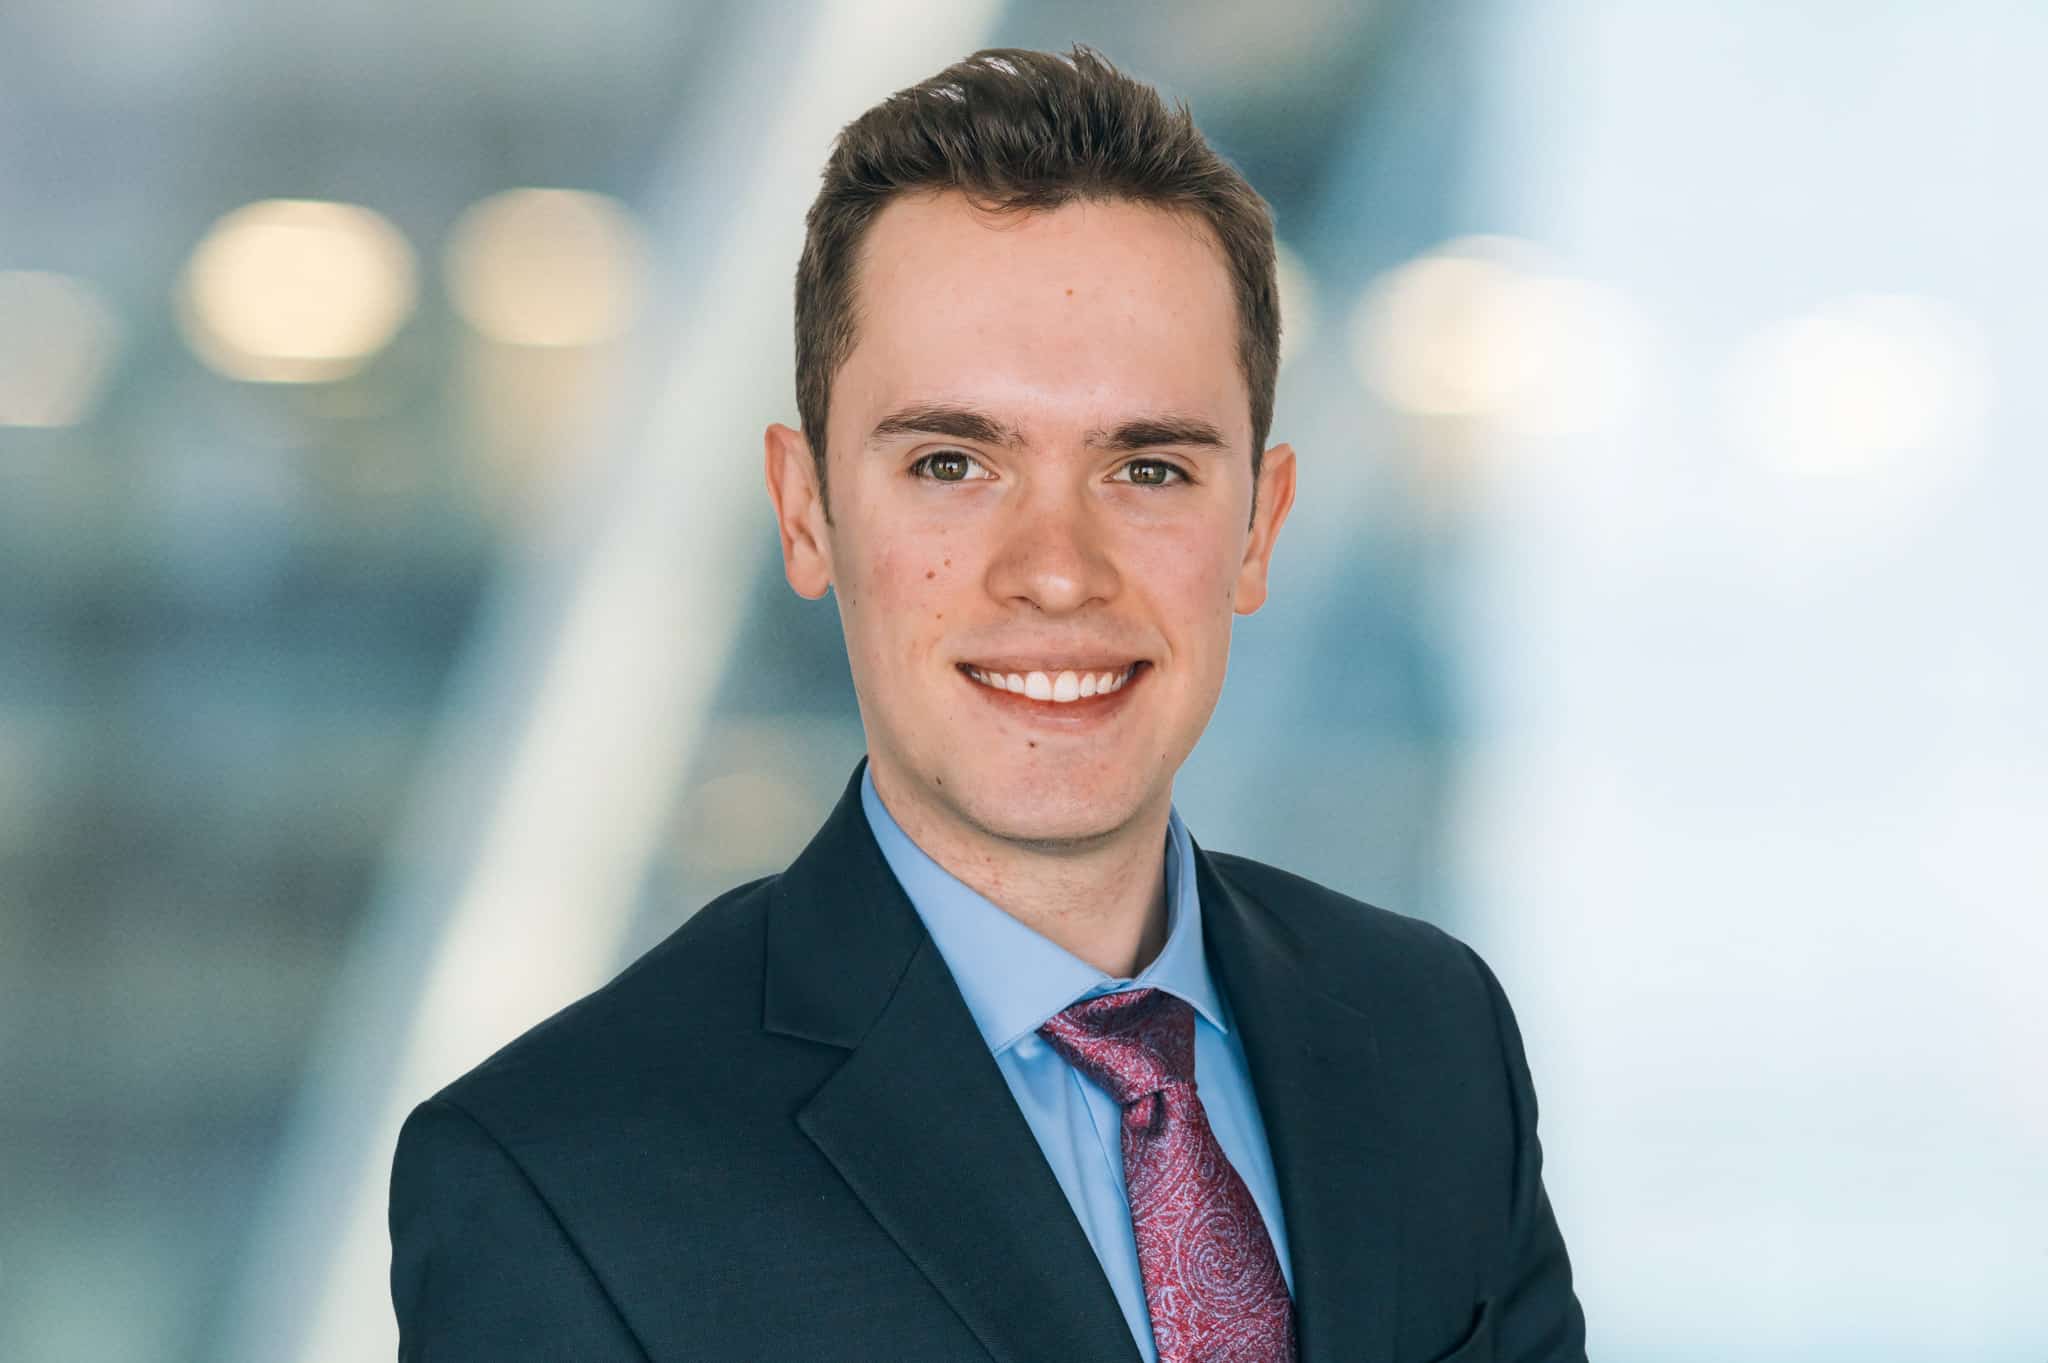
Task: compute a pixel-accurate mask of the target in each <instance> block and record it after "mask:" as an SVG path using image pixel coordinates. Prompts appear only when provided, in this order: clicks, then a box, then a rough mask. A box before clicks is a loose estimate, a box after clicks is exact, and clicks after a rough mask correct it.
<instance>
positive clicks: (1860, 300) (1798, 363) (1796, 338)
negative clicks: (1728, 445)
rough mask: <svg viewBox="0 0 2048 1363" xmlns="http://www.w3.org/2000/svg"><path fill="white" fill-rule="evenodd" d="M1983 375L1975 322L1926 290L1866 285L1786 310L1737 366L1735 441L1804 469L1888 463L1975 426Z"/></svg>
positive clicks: (1818, 472) (1774, 462)
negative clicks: (1814, 307)
mask: <svg viewBox="0 0 2048 1363" xmlns="http://www.w3.org/2000/svg"><path fill="white" fill-rule="evenodd" d="M1987 386H1988V378H1987V374H1986V365H1985V362H1984V360H1983V355H1982V347H1981V345H1980V344H1979V342H1978V341H1977V340H1976V338H1975V336H1974V335H1973V333H1972V332H1971V330H1970V328H1969V326H1968V325H1967V324H1966V323H1965V322H1963V321H1962V320H1961V319H1960V318H1958V317H1956V316H1954V315H1953V314H1952V313H1950V312H1949V311H1948V310H1947V309H1945V308H1943V307H1942V306H1941V305H1940V304H1938V303H1935V302H1934V301H1932V300H1930V299H1924V298H1913V297H1906V296H1898V295H1889V296H1887V295H1864V296H1859V297H1854V298H1848V299H1844V300H1841V301H1840V302H1837V303H1835V304H1832V305H1830V306H1828V307H1826V308H1823V309H1820V310H1819V311H1816V312H1813V313H1810V314H1808V315H1806V316H1803V317H1795V318H1791V319H1788V320H1785V321H1781V322H1778V323H1776V324H1775V325H1772V326H1770V327H1767V328H1765V329H1764V330H1763V331H1761V332H1759V333H1758V334H1757V335H1755V336H1753V337H1752V338H1750V340H1749V341H1748V342H1746V343H1745V344H1744V345H1743V347H1742V348H1741V350H1740V351H1739V352H1738V353H1737V355H1736V357H1735V360H1734V362H1733V364H1732V365H1731V366H1730V369H1729V375H1728V380H1727V383H1726V386H1725V389H1724V394H1723V396H1724V400H1725V411H1726V416H1727V420H1728V424H1729V426H1730V428H1731V433H1732V434H1733V436H1734V439H1735V440H1736V442H1737V445H1738V448H1741V449H1743V450H1746V451H1748V452H1751V453H1752V454H1754V455H1755V456H1756V457H1757V458H1759V459H1760V460H1761V461H1762V462H1763V463H1764V464H1765V465H1766V466H1768V467H1770V468H1772V469H1774V470H1776V471H1778V472H1780V473H1787V474H1792V475H1797V476H1831V475H1852V474H1866V473H1872V472H1880V471H1893V470H1895V469H1896V468H1897V467H1898V466H1899V465H1900V464H1901V463H1902V461H1904V460H1906V459H1907V458H1908V457H1909V456H1910V455H1911V454H1912V453H1913V452H1914V451H1919V450H1926V449H1928V448H1929V447H1930V446H1933V445H1934V444H1936V443H1937V442H1941V441H1944V440H1952V439H1954V438H1955V437H1959V436H1964V435H1967V434H1968V433H1969V431H1970V430H1971V428H1972V427H1973V426H1974V425H1975V423H1976V420H1977V418H1978V416H1979V415H1980V411H1981V407H1982V404H1983V401H1984V396H1985V391H1986V388H1987Z"/></svg>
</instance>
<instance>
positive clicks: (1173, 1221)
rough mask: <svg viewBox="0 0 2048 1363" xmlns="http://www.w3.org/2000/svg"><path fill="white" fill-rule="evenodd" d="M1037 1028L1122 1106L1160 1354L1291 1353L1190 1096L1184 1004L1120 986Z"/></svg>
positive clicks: (1264, 1247) (1280, 1297)
mask: <svg viewBox="0 0 2048 1363" xmlns="http://www.w3.org/2000/svg"><path fill="white" fill-rule="evenodd" d="M1038 1034H1039V1035H1040V1036H1042V1037H1044V1038H1045V1039H1046V1041H1047V1042H1048V1043H1049V1044H1050V1045H1051V1046H1052V1048H1053V1049H1054V1050H1055V1051H1058V1052H1059V1053H1060V1055H1061V1056H1063V1057H1064V1058H1065V1059H1066V1061H1067V1063H1068V1064H1070V1065H1072V1066H1073V1067H1074V1068H1075V1069H1077V1070H1079V1071H1080V1072H1081V1073H1082V1074H1084V1075H1086V1076H1087V1077H1088V1078H1090V1079H1092V1080H1094V1081H1095V1082H1096V1083H1097V1084H1099V1085H1101V1086H1102V1088H1103V1090H1104V1091H1105V1092H1107V1093H1108V1094H1109V1096H1110V1097H1112V1098H1114V1099H1116V1101H1117V1103H1118V1105H1119V1106H1121V1107H1122V1108H1123V1147H1124V1187H1125V1190H1126V1192H1127V1193H1128V1194H1129V1197H1130V1203H1131V1229H1132V1230H1133V1231H1134V1232H1136V1235H1137V1241H1138V1268H1139V1270H1140V1271H1141V1272H1142V1273H1143V1274H1144V1277H1145V1304H1146V1306H1147V1307H1149V1308H1150V1309H1151V1312H1152V1338H1153V1340H1154V1341H1155V1342H1156V1343H1157V1344H1158V1346H1159V1363H1293V1359H1294V1356H1295V1354H1294V1306H1293V1303H1292V1302H1290V1301H1289V1300H1288V1297H1287V1280H1286V1279H1285V1278H1284V1277H1282V1276H1281V1273H1280V1260H1279V1257H1278V1256H1277V1255H1276V1254H1274V1252H1273V1242H1272V1240H1271V1239H1270V1238H1268V1236H1267V1234H1266V1222H1265V1218H1263V1217H1262V1216H1260V1215H1259V1208H1258V1205H1257V1204H1256V1203H1254V1202H1253V1201H1252V1195H1251V1193H1250V1191H1249V1190H1247V1189H1246V1188H1245V1186H1244V1180H1243V1179H1241V1178H1239V1177H1238V1174H1237V1170H1235V1169H1233V1168H1231V1167H1230V1160H1229V1159H1228V1158H1227V1157H1226V1156H1225V1155H1224V1153H1223V1147H1221V1146H1220V1145H1218V1144H1217V1143H1216V1133H1215V1132H1213V1131H1211V1130H1210V1129H1209V1117H1208V1114H1207V1113H1205V1112H1203V1111H1202V1100H1201V1099H1200V1098H1198V1097H1196V1096H1195V1010H1194V1009H1193V1008H1191V1007H1189V1006H1188V1004H1187V1003H1186V1002H1185V1001H1183V1000H1181V999H1178V998H1175V997H1174V996H1173V995H1171V994H1167V993H1163V992H1161V991H1160V990H1157V989H1129V990H1125V991H1124V992H1122V993H1119V994H1101V995H1098V996H1096V997H1095V998H1092V999H1084V1000H1082V1001H1081V1002H1080V1003H1077V1004H1075V1005H1074V1006H1073V1007H1071V1008H1068V1009H1067V1010H1066V1011H1065V1012H1062V1013H1060V1014H1058V1015H1056V1016H1055V1017H1053V1018H1050V1019H1049V1020H1047V1022H1046V1023H1045V1025H1044V1026H1042V1027H1040V1028H1039V1029H1038Z"/></svg>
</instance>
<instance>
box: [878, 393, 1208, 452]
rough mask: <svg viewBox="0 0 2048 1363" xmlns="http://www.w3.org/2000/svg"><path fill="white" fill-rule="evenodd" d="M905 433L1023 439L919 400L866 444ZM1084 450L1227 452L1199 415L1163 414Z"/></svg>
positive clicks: (1103, 436)
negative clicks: (1191, 447)
mask: <svg viewBox="0 0 2048 1363" xmlns="http://www.w3.org/2000/svg"><path fill="white" fill-rule="evenodd" d="M905 435H940V436H946V437H948V438H950V439H953V440H972V441H976V442H978V443H980V444H984V445H1002V446H1006V447H1008V448H1012V449H1014V448H1016V447H1018V446H1020V445H1022V444H1023V443H1024V436H1023V434H1022V432H1020V431H1019V430H1018V429H1017V428H1016V427H1015V426H1012V425H1010V424H1009V423H1008V422H1005V421H999V420H997V419H996V418H995V417H993V416H990V415H989V414H988V413H987V412H983V411H980V410H978V409H976V408H973V407H966V406H962V405H960V404H958V403H950V402H920V403H913V404H912V405H910V406H908V407H902V408H899V409H897V410H896V411H894V412H891V413H890V414H889V415H887V416H885V417H883V418H882V419H881V420H880V421H878V422H876V423H875V428H874V429H873V430H872V431H870V432H868V442H867V443H868V444H869V445H871V446H872V445H878V444H880V443H881V442H882V441H884V440H888V439H891V438H893V437H896V436H905ZM1086 443H1087V445H1088V447H1089V448H1090V449H1099V450H1112V451H1116V452H1120V453H1124V452H1130V451H1134V450H1150V449H1158V448H1159V447H1160V446H1163V445H1197V446H1204V447H1207V448H1211V449H1219V450H1227V449H1228V448H1230V445H1229V442H1228V441H1226V440H1225V439H1224V438H1223V432H1221V431H1219V430H1218V429H1216V427H1215V425H1214V424H1213V423H1211V422H1208V421H1204V420H1202V419H1201V418H1200V417H1192V416H1179V415H1174V414H1165V415H1160V416H1147V417H1137V418H1134V419H1132V420H1130V421H1126V422H1123V423H1121V424H1120V425H1117V426H1114V427H1111V428H1108V429H1100V428H1098V429H1096V430H1093V431H1090V432H1088V435H1087V437H1086Z"/></svg>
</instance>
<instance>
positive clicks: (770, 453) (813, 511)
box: [762, 424, 832, 601]
mask: <svg viewBox="0 0 2048 1363" xmlns="http://www.w3.org/2000/svg"><path fill="white" fill-rule="evenodd" d="M762 445H763V451H762V453H763V463H764V465H765V467H766V471H767V474H768V500H769V501H771V502H773V503H774V504H775V528H776V529H777V530H778V531H780V532H781V535H782V573H783V576H785V577H787V578H788V579H789V585H790V586H791V587H792V588H794V589H795V591H796V594H797V595H798V596H801V597H804V598H806V599H808V600H811V601H815V600H817V599H818V598H819V597H821V596H823V595H824V594H825V592H826V590H827V589H828V588H830V587H831V585H832V541H831V538H830V536H829V534H828V532H827V530H826V526H825V499H824V497H823V496H822V495H821V494H820V491H819V488H818V466H817V465H816V464H815V463H813V462H812V460H811V444H810V442H809V441H808V440H805V439H804V437H803V433H802V432H801V431H794V430H791V429H790V428H789V427H787V426H784V425H780V424H776V425H773V426H770V427H769V428H768V432H767V435H766V437H765V438H764V439H763V441H762Z"/></svg>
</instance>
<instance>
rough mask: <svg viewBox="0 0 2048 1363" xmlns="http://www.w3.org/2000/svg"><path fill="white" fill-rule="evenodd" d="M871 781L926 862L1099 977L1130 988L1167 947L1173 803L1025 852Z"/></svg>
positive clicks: (882, 780)
mask: <svg viewBox="0 0 2048 1363" xmlns="http://www.w3.org/2000/svg"><path fill="white" fill-rule="evenodd" d="M869 774H870V775H871V776H872V777H873V779H874V782H875V794H877V795H879V796H880V797H881V799H882V803H883V805H885V806H886V807H887V808H888V810H889V817H890V818H892V819H894V820H895V821H896V826H897V827H899V828H901V829H902V830H903V832H904V834H905V835H906V836H907V837H909V839H910V840H911V841H912V842H914V843H916V844H917V845H918V847H919V849H920V850H922V851H923V852H924V854H925V855H926V856H928V857H930V858H931V859H932V860H933V861H935V862H937V863H938V864H939V865H940V866H942V867H944V868H945V869H946V871H947V873H948V874H950V875H952V876H953V877H954V878H955V879H957V880H959V881H960V883H961V884H963V885H966V886H967V887H968V888H970V889H972V890H973V891H975V893H977V894H979V895H981V896H982V898H984V899H986V900H988V901H989V902H990V903H991V904H994V905H995V906H996V907H998V908H1000V909H1001V910H1003V912H1005V913H1007V914H1009V915H1010V916H1011V917H1012V918H1015V919H1016V920H1017V921H1018V922H1020V923H1022V924H1024V926H1025V927H1028V928H1030V929H1031V930H1032V931H1033V932H1036V933H1038V934H1039V935H1040V936H1041V937H1045V938H1047V939H1049V940H1050V941H1052V942H1054V943H1056V944H1058V945H1059V946H1061V947H1063V948H1065V949H1066V950H1067V951H1069V952H1071V953H1072V954H1073V955H1074V956H1076V957H1078V958H1079V959H1081V960H1083V961H1086V962H1087V963H1088V964H1089V965H1092V966H1094V967H1095V968H1096V969H1097V970H1100V971H1102V972H1103V973H1104V974H1106V975H1112V976H1116V977H1118V978H1129V977H1130V976H1133V975H1136V974H1137V973H1138V972H1139V971H1141V970H1143V969H1144V968H1145V967H1146V966H1148V965H1150V964H1151V963H1152V961H1153V959H1154V958H1155V957H1157V956H1158V955H1159V952H1160V950H1161V949H1162V948H1164V947H1165V945H1166V925H1167V912H1166V856H1165V847H1166V829H1167V824H1168V820H1169V818H1170V815H1171V808H1172V807H1171V803H1170V802H1169V801H1160V802H1159V803H1158V808H1156V809H1151V808H1148V809H1145V810H1142V811H1140V812H1139V814H1138V815H1137V816H1136V817H1134V818H1132V819H1131V820H1130V821H1128V822H1127V823H1125V824H1123V825H1122V826H1120V827H1118V828H1116V829H1114V830H1112V831H1110V832H1108V833H1104V834H1101V835H1098V836H1096V837H1091V838H1088V839H1085V840H1081V841H1076V842H1072V843H1060V844H1050V843H1045V842H1030V843H1025V842H1018V841H1013V840H1011V839H1007V838H1003V837H1000V836H998V835H996V834H993V833H991V832H989V831H987V830H985V829H982V828H980V827H977V826H975V825H973V824H970V823H968V822H966V821H965V820H963V819H961V818H959V817H957V816H953V817H949V816H948V815H947V814H946V813H944V812H941V811H939V810H936V809H933V808H930V807H928V806H927V805H926V804H925V803H924V802H922V801H920V800H916V799H913V798H910V797H909V794H908V792H906V791H904V790H901V789H900V788H899V787H898V784H897V782H896V779H895V776H894V774H893V773H885V772H883V771H880V770H877V769H875V767H874V765H873V763H872V761H871V762H870V764H869Z"/></svg>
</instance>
